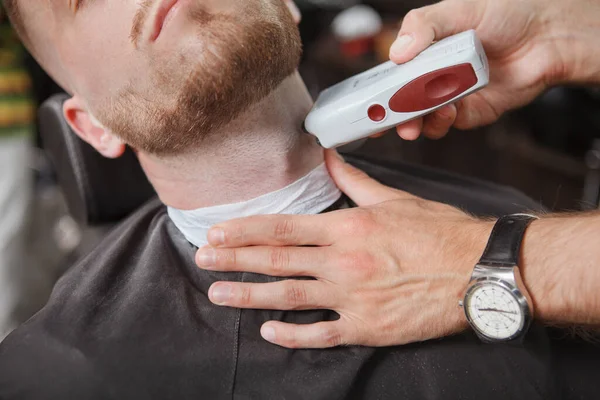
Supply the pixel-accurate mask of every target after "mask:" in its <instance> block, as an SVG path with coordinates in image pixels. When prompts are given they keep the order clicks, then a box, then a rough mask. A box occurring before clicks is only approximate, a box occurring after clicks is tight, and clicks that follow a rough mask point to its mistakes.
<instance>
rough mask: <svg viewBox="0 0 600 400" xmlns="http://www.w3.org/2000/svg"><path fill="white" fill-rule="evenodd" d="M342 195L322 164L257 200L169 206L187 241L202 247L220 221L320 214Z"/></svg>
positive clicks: (170, 214)
mask: <svg viewBox="0 0 600 400" xmlns="http://www.w3.org/2000/svg"><path fill="white" fill-rule="evenodd" d="M341 195H342V193H341V192H340V190H339V189H338V188H337V186H336V185H335V182H334V181H333V179H332V178H331V176H330V175H329V172H328V171H327V167H326V165H325V163H323V164H321V165H319V166H318V167H317V168H315V169H314V170H312V171H311V172H310V173H309V174H308V175H305V176H304V177H302V178H300V179H298V180H297V181H296V182H294V183H292V184H290V185H289V186H286V187H284V188H283V189H280V190H277V191H275V192H271V193H267V194H264V195H262V196H260V197H257V198H255V199H251V200H248V201H243V202H241V203H234V204H224V205H220V206H215V207H206V208H199V209H197V210H190V211H183V210H178V209H175V208H172V207H168V212H169V217H170V218H171V220H172V221H173V223H174V224H175V226H177V228H178V229H179V230H180V231H181V232H182V233H183V235H184V236H185V238H186V239H187V240H188V242H190V243H192V244H193V245H194V246H196V247H202V246H205V245H207V244H208V242H207V240H206V235H207V233H208V231H209V229H210V228H212V227H213V226H214V225H216V224H219V223H221V222H225V221H228V220H231V219H236V218H243V217H249V216H252V215H271V214H287V215H301V214H318V213H320V212H322V211H324V210H326V209H327V208H328V207H330V206H331V205H332V204H334V203H335V202H336V201H337V200H338V199H339V198H340V197H341Z"/></svg>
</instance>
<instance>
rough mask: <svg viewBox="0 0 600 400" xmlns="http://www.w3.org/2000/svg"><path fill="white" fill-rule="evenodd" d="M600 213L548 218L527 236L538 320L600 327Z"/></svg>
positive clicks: (526, 269)
mask: <svg viewBox="0 0 600 400" xmlns="http://www.w3.org/2000/svg"><path fill="white" fill-rule="evenodd" d="M599 240H600V213H597V212H596V213H587V214H584V213H582V214H570V215H564V216H560V215H555V216H548V217H544V218H542V219H540V220H539V221H535V222H534V223H533V224H532V225H531V226H530V227H529V229H528V230H527V233H526V235H525V240H524V242H523V248H522V265H521V269H522V271H521V272H522V274H523V278H524V281H525V285H526V286H527V288H528V289H529V291H530V293H531V296H532V298H533V303H534V307H535V312H536V318H538V319H540V320H543V321H545V322H548V323H557V324H563V323H564V324H581V325H600V243H599Z"/></svg>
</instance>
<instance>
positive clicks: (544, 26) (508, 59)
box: [390, 0, 600, 140]
mask: <svg viewBox="0 0 600 400" xmlns="http://www.w3.org/2000/svg"><path fill="white" fill-rule="evenodd" d="M598 18H600V3H598V2H591V1H587V0H572V1H561V0H502V1H499V0H445V1H442V2H440V3H437V4H434V5H431V6H427V7H423V8H420V9H416V10H413V11H411V12H410V13H408V14H407V16H406V18H405V19H404V21H403V24H402V28H401V30H400V33H399V34H398V39H397V40H396V42H395V43H394V44H393V45H392V47H391V50H390V58H391V59H392V61H395V62H396V63H404V62H407V61H409V60H411V59H413V58H414V57H415V56H416V55H417V54H419V53H420V52H421V51H423V50H424V49H425V48H427V47H428V46H429V45H430V44H431V43H432V42H433V41H437V40H441V39H443V38H445V37H448V36H450V35H453V34H456V33H460V32H463V31H466V30H469V29H475V30H476V31H477V34H478V35H479V38H480V39H481V41H482V42H483V44H484V47H485V49H486V53H487V55H488V57H489V61H490V72H491V80H490V84H489V86H488V87H487V88H485V89H484V90H482V91H480V92H478V93H476V94H473V95H471V96H468V97H466V98H465V99H464V100H462V101H460V102H459V103H457V104H456V105H450V106H446V107H445V108H443V109H441V110H439V111H438V112H436V113H434V114H431V115H429V116H426V117H425V119H424V120H423V119H419V120H415V121H412V122H409V123H408V124H405V125H402V126H399V127H398V128H397V131H398V134H399V135H400V136H401V137H402V138H404V139H406V140H414V139H416V138H418V137H419V135H420V134H421V132H422V133H423V134H424V135H425V136H428V137H430V138H440V137H442V136H444V135H445V134H446V133H447V131H448V129H449V128H450V127H451V126H455V127H456V128H459V129H471V128H475V127H478V126H481V125H486V124H489V123H492V122H494V121H495V120H497V119H498V117H499V116H500V115H501V114H503V113H504V112H506V111H508V110H510V109H514V108H517V107H520V106H523V105H525V104H527V103H529V102H531V101H532V100H533V99H534V98H535V97H536V96H537V95H539V94H540V93H541V92H542V91H543V90H544V89H546V88H547V87H548V86H549V85H553V84H558V83H561V82H564V81H568V80H572V79H575V80H578V79H583V80H585V78H584V77H583V76H582V77H578V76H574V74H576V72H575V70H576V69H577V68H586V67H587V68H589V69H590V71H587V74H588V75H589V74H590V72H591V71H592V70H593V71H594V72H596V71H597V70H598V68H597V64H595V65H594V64H593V63H587V62H586V58H589V57H591V55H590V53H598V51H597V50H596V47H597V46H596V44H595V42H594V40H595V39H593V38H595V37H597V34H598V32H597V31H598V26H597V24H596V23H595V21H597V20H598ZM597 61H598V60H597V59H596V62H597ZM583 64H586V65H583Z"/></svg>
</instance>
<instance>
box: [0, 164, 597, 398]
mask: <svg viewBox="0 0 600 400" xmlns="http://www.w3.org/2000/svg"><path fill="white" fill-rule="evenodd" d="M352 161H353V162H354V163H355V165H357V166H359V167H360V168H362V169H363V170H365V171H366V172H368V173H369V174H371V175H372V176H373V177H375V178H377V179H379V180H380V181H382V182H384V183H386V184H388V185H392V186H395V187H398V188H401V189H404V190H408V191H410V192H412V193H414V194H417V195H419V196H422V197H425V198H429V199H432V200H438V201H443V202H446V203H449V204H454V205H456V206H459V207H461V208H463V209H465V210H468V211H470V212H473V213H475V214H478V215H502V214H507V213H512V212H518V211H527V210H530V209H536V208H539V206H538V205H537V204H535V203H534V202H532V201H531V200H529V199H528V198H527V197H525V196H523V195H522V194H520V193H518V192H516V191H513V190H511V189H507V188H503V187H498V186H494V185H490V184H487V183H483V182H479V181H473V180H467V179H464V178H460V177H456V176H453V175H448V174H445V173H440V172H436V171H430V170H423V169H422V168H420V167H419V168H417V167H411V166H407V165H383V164H381V163H374V162H369V161H365V160H359V159H352ZM398 240H402V238H401V237H400V238H398ZM195 251H196V249H195V248H194V247H193V246H192V245H191V244H189V243H188V242H187V241H186V240H185V238H184V237H183V235H182V234H181V233H180V232H179V231H178V230H177V228H176V227H175V226H174V225H173V223H172V222H171V221H170V219H169V217H168V215H167V212H166V208H165V207H164V206H163V205H161V204H160V203H159V202H158V201H156V200H155V201H151V202H150V203H148V204H147V205H146V206H144V207H143V208H142V209H140V210H139V211H138V212H136V213H135V214H134V215H132V216H131V217H130V218H129V219H127V220H126V221H124V222H123V223H122V224H120V226H118V227H117V228H116V229H115V230H114V231H113V232H112V233H111V234H110V235H109V236H108V237H106V239H105V240H104V241H103V242H102V244H100V245H99V246H98V248H96V249H95V250H94V251H93V252H92V253H91V254H89V255H88V256H87V257H86V258H85V259H83V260H81V261H80V262H79V263H78V264H77V265H75V266H73V267H72V268H71V269H70V270H69V272H68V273H67V274H66V275H65V276H63V277H62V279H61V280H60V281H59V283H58V284H57V286H56V288H55V290H54V292H53V295H52V298H51V300H50V302H49V303H48V305H47V306H46V307H45V308H44V309H43V310H42V311H41V312H39V313H38V314H37V315H36V316H35V317H33V318H32V319H31V320H29V321H28V322H27V323H26V324H24V325H23V326H22V327H21V328H19V329H18V330H17V331H15V332H14V333H13V334H11V335H10V336H9V337H8V338H7V339H6V340H5V341H4V342H3V343H2V344H1V345H0V399H2V400H17V399H22V400H39V399H56V400H58V399H61V400H62V399H77V400H79V399H90V400H92V399H124V400H137V399H140V400H142V399H143V400H149V399H157V400H158V399H211V400H212V399H215V400H217V399H239V400H241V399H290V400H291V399H310V400H337V399H394V400H396V399H486V400H490V399H546V400H548V399H558V398H567V397H569V396H571V397H573V398H587V397H586V396H585V395H581V393H586V392H585V390H586V388H588V387H593V386H594V383H595V382H591V383H590V382H589V380H586V379H588V378H586V377H583V378H582V377H581V376H579V375H577V376H578V379H579V380H573V381H569V382H567V381H566V378H565V376H566V373H565V372H564V371H563V370H562V369H560V366H559V365H557V364H559V363H558V362H557V360H556V356H555V347H556V346H555V345H554V344H553V342H552V340H550V339H549V336H548V334H547V332H546V330H545V329H544V328H542V327H541V326H539V325H534V326H533V327H532V329H531V331H530V333H529V335H528V336H527V339H526V340H525V342H524V343H523V344H522V345H484V344H481V343H480V342H479V341H478V340H477V339H476V337H475V336H474V335H473V334H472V333H470V332H466V333H464V334H462V335H459V336H455V337H450V338H445V339H441V340H434V341H430V342H426V343H419V344H413V345H408V346H399V347H387V348H379V349H376V348H364V347H341V348H335V349H329V350H289V349H284V348H281V347H277V346H274V345H271V344H269V343H267V342H265V341H264V340H263V339H262V338H261V337H260V333H259V330H260V327H261V325H262V324H263V323H264V322H266V321H269V320H280V321H286V322H293V323H300V324H306V323H312V322H317V321H322V320H332V319H335V318H336V314H335V313H333V312H329V311H309V312H278V311H257V310H243V311H241V310H236V309H229V308H222V307H217V306H214V305H212V304H211V303H210V301H209V300H208V298H207V292H208V289H209V287H210V286H211V284H212V283H214V282H216V281H221V280H231V281H244V282H272V281H275V280H277V279H276V278H270V277H265V276H260V275H255V274H249V273H243V274H242V273H233V274H224V273H212V272H206V271H202V270H200V269H198V268H197V267H196V266H195V265H194V254H195ZM418 312H419V310H415V313H418ZM595 351H596V352H597V350H595ZM595 364H596V365H598V364H600V362H597V363H595ZM598 368H599V367H595V369H593V370H592V371H591V372H590V371H587V373H588V374H595V375H596V377H600V375H599V373H598ZM574 386H576V387H574ZM590 393H592V392H590ZM578 394H579V395H581V396H582V397H578V396H577V395H578Z"/></svg>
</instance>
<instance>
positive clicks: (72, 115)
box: [63, 95, 125, 158]
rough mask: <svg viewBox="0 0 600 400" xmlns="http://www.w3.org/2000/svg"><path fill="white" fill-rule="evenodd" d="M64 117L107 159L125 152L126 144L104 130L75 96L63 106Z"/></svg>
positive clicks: (77, 132) (72, 127) (74, 129)
mask: <svg viewBox="0 0 600 400" xmlns="http://www.w3.org/2000/svg"><path fill="white" fill-rule="evenodd" d="M63 115H64V117H65V119H66V120H67V122H68V124H69V125H70V126H71V129H73V131H75V133H76V134H77V135H78V136H79V137H80V138H81V139H83V140H84V141H86V142H87V143H89V144H90V145H92V146H93V147H94V148H95V149H96V150H97V151H98V152H99V153H100V154H102V155H103V156H104V157H107V158H118V157H121V156H122V155H123V153H124V152H125V143H124V142H123V141H122V140H121V139H119V138H118V137H117V136H115V135H113V134H112V132H110V131H109V130H108V129H106V128H104V127H103V126H102V125H101V124H100V123H99V122H98V121H97V120H96V119H95V118H94V117H93V115H92V114H90V113H89V112H88V111H87V109H86V107H85V106H84V104H83V102H82V101H81V99H80V98H79V97H78V96H77V95H75V96H73V97H71V98H70V99H69V100H67V101H65V103H64V104H63Z"/></svg>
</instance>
